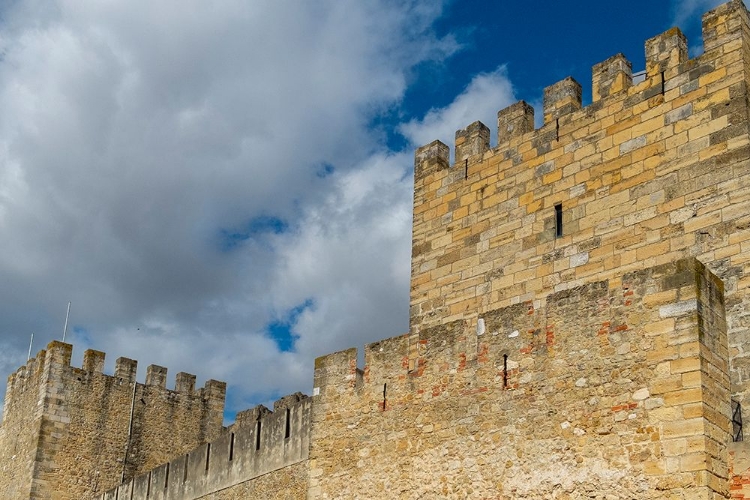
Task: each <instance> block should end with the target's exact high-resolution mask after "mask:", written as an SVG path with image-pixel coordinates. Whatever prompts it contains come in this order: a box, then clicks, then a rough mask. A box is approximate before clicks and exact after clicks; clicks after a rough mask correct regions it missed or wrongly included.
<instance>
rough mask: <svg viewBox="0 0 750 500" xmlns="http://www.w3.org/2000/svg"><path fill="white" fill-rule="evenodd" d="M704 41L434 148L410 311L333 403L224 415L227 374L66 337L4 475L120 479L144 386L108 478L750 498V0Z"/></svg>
mask: <svg viewBox="0 0 750 500" xmlns="http://www.w3.org/2000/svg"><path fill="white" fill-rule="evenodd" d="M703 43H704V52H703V54H702V55H700V56H698V57H696V58H693V59H688V55H687V41H686V40H685V38H684V36H683V35H682V34H681V33H680V31H679V30H677V29H671V30H669V31H667V32H665V33H663V34H661V35H659V36H656V37H654V38H652V39H650V40H648V41H647V42H646V47H645V49H646V50H645V52H646V72H645V77H644V80H643V81H640V82H638V83H634V81H633V73H632V70H631V64H630V62H629V61H627V60H626V59H625V58H624V56H622V55H616V56H614V57H612V58H610V59H608V60H606V61H604V62H602V63H600V64H597V65H595V66H594V68H593V71H592V86H593V92H592V96H593V102H592V103H591V104H590V105H588V106H586V107H583V106H582V103H581V87H580V85H579V84H578V83H577V82H576V81H574V80H573V79H570V78H568V79H565V80H563V81H561V82H558V83H556V84H554V85H552V86H550V87H548V88H547V89H545V91H544V106H543V108H544V109H543V113H544V124H543V125H542V126H541V127H540V128H539V129H535V128H534V110H533V109H532V108H531V107H530V106H529V105H528V104H526V103H524V102H519V103H516V104H514V105H512V106H510V107H508V108H506V109H503V110H501V111H500V112H499V113H498V138H497V146H496V147H494V148H491V147H490V138H489V130H488V128H487V127H486V126H484V125H483V124H481V123H480V122H475V123H473V124H471V125H469V126H468V127H467V128H466V129H462V130H459V131H458V132H457V133H456V143H455V154H454V156H455V161H454V162H453V163H451V161H450V150H449V148H448V146H446V145H444V144H442V143H440V142H438V141H436V142H433V143H432V144H429V145H427V146H424V147H422V148H419V149H418V150H417V152H416V155H415V167H414V174H415V192H414V225H413V248H412V275H411V298H410V329H409V332H408V333H407V334H405V335H402V336H399V337H394V338H390V339H385V340H382V341H380V342H376V343H373V344H369V345H367V346H365V352H364V359H365V365H364V367H362V369H360V368H358V367H357V351H356V350H355V349H350V350H346V351H342V352H338V353H334V354H331V355H329V356H324V357H321V358H319V359H317V360H316V363H315V376H314V389H313V397H312V398H310V399H300V398H292V399H285V400H282V401H281V402H280V403H279V405H278V407H277V408H275V411H274V412H273V413H271V412H267V411H262V410H261V409H256V410H252V411H248V412H243V413H241V414H239V415H238V419H237V423H236V424H235V425H234V426H233V427H231V428H230V429H228V430H226V431H224V432H223V433H222V432H221V425H220V420H221V419H220V416H219V417H216V415H217V413H216V410H217V409H218V414H219V415H220V413H221V411H220V408H219V407H218V401H219V398H218V394H219V392H221V396H222V398H223V386H222V387H220V386H219V385H218V384H217V383H213V382H212V383H209V384H208V385H207V387H206V388H205V389H204V390H203V391H204V392H203V393H202V396H200V397H196V398H193V399H190V398H187V399H185V400H184V402H182V403H179V404H177V403H176V401H177V400H180V396H179V394H181V393H188V394H195V393H194V392H193V388H192V384H193V381H192V380H193V379H191V378H190V376H186V375H182V376H179V375H178V384H177V385H178V387H177V391H176V392H173V391H167V390H166V389H164V383H163V380H164V373H163V369H161V368H159V367H154V368H152V369H150V370H149V375H148V377H147V384H146V385H145V386H141V385H140V384H135V381H134V379H133V378H132V377H131V376H130V375H128V374H129V373H131V371H132V372H133V373H134V368H133V369H132V370H131V369H130V368H128V367H129V366H130V365H129V364H128V363H129V362H128V361H127V360H125V361H122V362H118V369H117V372H118V373H116V374H115V377H108V378H107V376H104V375H101V374H100V373H99V372H100V371H101V369H100V368H98V369H97V368H96V367H98V366H100V365H101V360H100V357H101V356H103V355H101V354H100V353H96V352H94V351H92V352H90V353H88V354H87V355H86V361H85V362H84V365H85V366H84V370H78V369H71V368H70V367H69V366H68V365H69V359H70V355H69V350H68V351H67V353H66V351H65V349H68V348H69V346H68V347H66V348H65V349H63V348H62V347H61V346H64V344H59V345H58V344H54V345H51V348H50V350H49V352H48V353H47V354H46V355H45V354H44V353H43V354H42V355H40V356H38V357H37V359H35V360H32V361H31V362H30V363H29V364H28V365H27V367H24V368H22V369H21V370H20V371H19V372H18V373H17V374H16V375H14V376H11V382H14V384H15V385H12V384H10V383H9V390H8V396H7V398H6V412H5V422H4V423H3V426H2V427H0V440H2V441H0V467H2V468H3V469H2V471H8V472H9V473H11V474H13V475H14V476H15V475H18V477H22V478H24V479H23V480H22V481H9V480H7V479H6V480H5V482H6V483H7V484H2V481H3V479H1V478H0V487H5V488H6V490H5V491H11V492H13V495H15V496H13V497H12V498H57V497H55V496H46V497H45V496H42V495H38V496H33V495H35V494H37V493H35V492H38V491H41V489H40V488H42V487H43V486H44V485H45V484H47V487H48V484H51V483H45V481H51V480H52V479H53V478H55V477H58V478H63V477H64V478H65V479H64V480H63V479H59V481H60V483H59V484H60V486H59V487H60V488H63V489H60V490H56V489H53V490H52V491H64V492H65V493H62V494H61V496H59V498H78V497H77V496H76V494H75V492H81V491H84V490H85V491H96V492H101V491H103V490H101V489H97V490H93V489H91V484H93V482H95V481H100V482H103V480H101V479H96V478H97V477H101V476H102V474H104V472H102V471H105V472H106V476H107V477H108V478H112V477H114V476H116V475H117V471H118V470H121V469H122V468H123V467H122V462H119V466H118V465H117V464H118V462H117V459H118V458H119V457H120V455H119V454H118V453H119V450H121V449H123V448H124V444H123V434H122V431H121V430H120V429H121V428H122V422H123V418H122V415H123V414H127V415H129V414H130V409H131V407H132V408H133V415H134V416H135V419H134V422H137V425H135V426H134V427H133V434H134V435H135V433H136V431H137V432H140V433H141V436H142V437H140V438H138V439H136V442H135V443H133V445H132V446H131V447H129V450H130V451H129V457H131V458H129V459H128V460H127V461H126V462H125V463H126V467H125V469H127V472H128V474H127V477H132V475H135V474H136V473H138V472H143V474H141V475H137V476H136V477H134V479H132V480H129V481H125V482H124V483H122V484H120V485H119V486H117V487H115V488H114V489H111V490H109V491H107V492H106V493H105V494H102V495H100V496H98V497H97V498H98V499H101V500H113V499H115V500H121V499H123V498H128V499H130V500H144V499H174V500H177V499H179V500H193V499H199V498H200V499H212V500H230V499H231V500H233V499H240V498H246V497H262V498H309V499H329V498H404V499H416V498H482V499H486V498H497V499H503V500H505V499H531V498H550V499H566V500H569V499H579V498H629V499H638V500H641V499H643V500H645V499H682V500H688V499H690V500H693V499H697V500H701V499H712V500H718V499H720V498H734V499H742V498H750V446H748V445H746V444H745V443H742V442H733V436H734V435H735V434H736V432H737V427H736V425H734V424H733V422H732V420H733V418H736V415H734V414H733V411H732V409H733V403H732V401H734V402H735V403H734V406H735V407H736V404H737V403H740V404H741V403H743V402H744V404H745V407H746V408H747V405H748V402H747V396H749V395H750V294H749V293H748V289H750V129H749V128H748V127H749V126H750V125H749V124H750V101H749V99H750V95H749V94H748V84H749V83H750V20H749V18H748V12H747V10H746V8H745V6H744V4H743V3H742V1H740V0H732V1H730V2H728V3H726V4H724V5H722V6H719V7H717V8H716V9H714V10H712V11H711V12H708V13H707V14H705V15H704V17H703ZM52 347H54V349H53V348H52ZM51 360H52V361H51ZM97 384H99V385H97ZM120 386H122V387H123V388H122V389H120V388H119V387H120ZM21 387H26V388H28V389H29V390H30V392H29V391H28V390H26V389H23V390H21V389H19V388H21ZM180 387H184V388H185V390H182V389H180ZM133 388H135V391H136V398H133V397H132V391H133ZM149 388H151V389H149ZM149 390H150V391H153V392H149ZM128 391H131V392H128ZM211 394H214V395H216V396H217V397H212V396H211ZM103 395H106V397H102V396H103ZM140 398H143V399H142V401H145V402H149V401H159V403H158V404H157V406H158V408H161V409H160V410H158V411H154V412H152V413H149V410H148V409H147V407H148V405H147V404H146V405H145V406H143V407H141V406H139V404H138V401H141V399H140ZM94 400H96V401H97V402H96V404H97V405H99V406H98V407H97V406H90V404H91V402H92V401H94ZM207 401H208V403H207ZM222 401H223V399H222ZM132 402H135V403H136V404H135V406H133V405H132V404H131V403H132ZM211 402H213V403H211ZM144 404H145V403H144ZM207 404H208V407H210V408H208V409H207V407H206V405H207ZM84 408H85V409H84ZM199 410H200V411H199ZM204 410H206V411H207V413H205V414H204V413H201V412H203V411H204ZM170 412H171V413H170ZM183 412H184V414H185V417H184V420H181V419H183V417H182V416H181V415H182V414H183ZM196 412H197V413H196ZM26 415H32V416H33V417H32V419H31V420H29V419H28V418H27V417H26ZM198 415H210V416H209V417H204V416H200V417H199V416H198ZM740 415H741V413H740ZM214 418H218V422H219V423H218V424H217V425H214ZM206 419H207V420H206ZM173 420H174V421H175V422H178V423H177V425H174V424H172V421H173ZM198 422H211V424H206V425H204V424H203V423H201V424H198ZM79 423H80V424H79ZM76 425H78V427H76ZM85 426H88V427H91V426H94V427H95V428H97V429H104V428H107V429H110V428H111V429H117V430H114V431H112V432H107V433H105V434H106V438H107V440H104V441H107V442H98V441H94V440H87V438H85V437H84V434H85V433H84V432H83V431H84V429H86V427H85ZM96 426H100V427H96ZM105 434H102V435H105ZM165 435H170V436H174V439H175V441H180V444H179V445H178V444H174V443H170V444H168V445H164V446H165V447H162V445H161V444H159V442H158V439H160V438H163V436H165ZM61 436H62V437H61ZM152 439H153V440H156V441H152ZM191 439H193V440H195V441H196V442H195V444H194V445H191V446H188V443H189V442H190V440H191ZM197 441H200V442H207V444H203V445H201V446H197V445H198V444H200V443H199V442H197ZM196 446H197V447H196ZM190 448H193V449H192V451H189V449H190ZM19 450H20V453H16V451H19ZM35 450H38V451H39V453H36V451H35ZM162 451H163V453H161V452H162ZM84 452H85V453H92V452H93V453H98V454H99V455H96V456H98V457H99V458H98V459H96V460H92V461H91V462H81V461H79V460H78V459H77V457H79V456H82V454H83V453H84ZM3 454H4V455H3ZM11 454H14V455H13V456H15V458H13V459H9V458H8V455H11ZM131 454H132V455H131ZM157 462H158V463H159V464H161V465H159V466H158V467H156V468H154V466H156V465H157ZM77 464H80V467H77V466H76V465H77ZM118 467H119V469H118ZM105 469H106V470H105ZM97 470H99V474H98V475H96V474H93V475H92V472H96V471H97ZM44 474H47V475H46V476H45V475H44ZM55 474H57V476H55ZM4 477H8V476H4ZM27 477H28V478H30V479H29V481H30V483H28V484H27V482H26V479H25V478H27ZM115 479H117V478H115ZM117 483H119V480H115V481H114V482H111V483H110V484H111V485H115V484H117ZM29 485H30V486H29ZM56 487H57V486H56ZM97 487H98V483H97ZM29 488H31V489H30V490H29ZM86 488H89V489H88V490H86ZM48 490H49V488H48ZM29 491H30V492H31V493H30V494H31V496H29ZM68 492H72V493H68ZM66 495H69V496H66Z"/></svg>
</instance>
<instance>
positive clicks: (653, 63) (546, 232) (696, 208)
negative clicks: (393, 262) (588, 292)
mask: <svg viewBox="0 0 750 500" xmlns="http://www.w3.org/2000/svg"><path fill="white" fill-rule="evenodd" d="M748 33H749V30H748V16H747V11H746V9H745V7H744V5H743V4H742V2H740V1H733V2H730V3H728V4H725V5H723V6H720V7H718V8H717V9H715V10H713V11H711V12H709V13H707V14H706V15H705V16H704V19H703V36H704V53H703V54H702V55H701V56H699V57H696V58H694V59H688V58H687V51H686V41H685V37H684V36H683V35H682V34H681V33H680V31H679V30H677V29H671V30H669V31H667V32H665V33H663V34H662V35H659V36H657V37H654V38H652V39H650V40H648V41H647V42H646V66H647V70H646V75H645V80H644V81H642V82H640V83H637V84H634V83H633V78H632V71H631V64H630V63H629V62H628V61H627V60H626V59H625V58H624V56H622V55H621V54H620V55H616V56H614V57H612V58H610V59H608V60H606V61H604V62H603V63H600V64H597V65H596V66H594V68H593V71H592V87H593V92H592V94H593V102H592V103H591V104H589V105H588V106H585V107H582V105H581V100H580V96H581V92H580V85H579V84H578V83H577V82H575V80H573V79H570V78H568V79H565V80H563V81H561V82H559V83H557V84H554V85H552V86H550V87H548V88H547V89H545V92H544V124H543V125H542V126H541V127H540V128H539V129H534V128H533V123H534V118H533V117H534V110H533V108H531V107H530V106H529V105H527V104H526V103H524V102H519V103H516V104H514V105H512V106H510V107H508V108H506V109H503V110H501V111H500V112H499V113H498V144H497V146H496V147H494V148H490V147H489V140H488V137H489V136H488V134H489V132H488V129H487V127H485V126H484V125H482V124H481V123H479V122H477V123H474V124H472V125H469V126H468V127H467V128H466V129H463V130H459V131H458V132H457V133H456V144H455V150H456V156H455V157H456V162H455V164H453V165H450V164H449V148H448V146H446V145H444V144H442V143H440V142H433V143H432V144H429V145H427V146H424V147H422V148H419V149H418V150H417V153H416V155H415V195H414V227H413V247H412V280H411V312H410V314H411V320H410V325H411V328H410V329H411V334H412V344H413V347H412V351H413V352H412V354H411V355H410V356H411V357H412V358H414V357H416V356H418V349H417V347H418V344H417V343H418V340H419V332H420V331H422V330H423V329H424V328H429V327H431V326H435V325H439V324H444V323H450V322H453V321H457V320H462V319H463V320H468V319H471V320H476V319H477V318H479V317H481V316H483V315H484V314H486V313H487V312H488V311H491V310H495V309H497V308H501V307H506V306H509V305H513V304H518V303H525V302H531V303H532V304H533V305H534V306H535V307H536V308H538V307H539V306H540V304H541V303H542V302H543V301H544V298H545V297H546V296H547V295H549V294H551V293H555V292H560V291H563V290H565V289H568V288H573V287H577V286H581V285H583V284H585V283H588V282H591V281H597V280H607V279H612V278H615V279H616V278H617V277H618V276H621V275H622V274H623V273H626V272H631V271H634V270H636V269H642V268H644V267H649V266H654V265H660V264H663V263H669V262H674V261H676V260H678V259H681V258H685V257H697V258H698V259H699V260H700V261H701V262H703V263H704V264H706V265H707V266H708V267H709V268H710V269H711V270H712V271H713V272H714V273H715V274H716V275H717V276H719V277H720V278H721V279H722V280H723V281H724V284H725V289H726V294H727V300H728V303H729V304H730V307H729V309H728V311H727V316H728V324H729V344H730V346H732V348H733V349H734V350H736V351H737V352H738V355H737V356H735V357H734V358H733V360H732V364H731V366H732V367H731V372H732V381H733V384H732V392H733V394H734V396H735V397H737V398H739V399H743V398H744V397H745V393H746V392H747V391H748V388H750V369H749V368H748V367H750V364H749V363H748V359H750V358H746V357H745V353H746V352H750V330H748V327H747V326H746V325H747V324H748V322H747V320H746V319H744V318H745V316H746V314H747V312H746V311H748V310H750V299H749V298H748V295H747V294H746V293H745V292H744V289H745V288H746V285H745V283H746V282H748V281H749V280H750V278H748V266H747V258H746V256H745V253H744V251H743V246H746V241H747V240H748V238H750V234H748V231H747V227H748V223H749V222H748V220H749V219H748V215H747V214H748V202H747V199H746V198H747V195H746V191H747V186H748V185H750V170H748V168H747V156H748V154H749V153H750V139H749V138H748V106H747V85H748V72H747V69H746V68H747V66H748V57H749V54H750V52H748V50H749V48H748V47H749V45H748V40H749V34H748ZM412 368H413V366H412Z"/></svg>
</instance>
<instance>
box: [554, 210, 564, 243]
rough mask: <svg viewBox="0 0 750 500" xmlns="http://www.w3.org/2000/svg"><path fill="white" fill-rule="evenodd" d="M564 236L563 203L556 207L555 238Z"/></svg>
mask: <svg viewBox="0 0 750 500" xmlns="http://www.w3.org/2000/svg"><path fill="white" fill-rule="evenodd" d="M562 235H563V216H562V203H558V204H557V205H555V238H560V237H561V236H562Z"/></svg>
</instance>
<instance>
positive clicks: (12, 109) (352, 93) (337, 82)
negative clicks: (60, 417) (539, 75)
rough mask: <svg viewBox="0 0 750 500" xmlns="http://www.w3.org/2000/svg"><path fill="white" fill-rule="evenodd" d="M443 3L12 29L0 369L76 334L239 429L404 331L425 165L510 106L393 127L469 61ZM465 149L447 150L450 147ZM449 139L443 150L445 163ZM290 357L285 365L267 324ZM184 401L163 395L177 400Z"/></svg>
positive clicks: (28, 22) (4, 138)
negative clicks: (331, 362) (383, 129)
mask: <svg viewBox="0 0 750 500" xmlns="http://www.w3.org/2000/svg"><path fill="white" fill-rule="evenodd" d="M440 15H441V5H440V3H436V2H429V1H423V0H413V1H410V2H390V1H388V0H382V1H374V2H365V3H363V2H338V1H320V2H271V1H268V2H252V4H248V3H247V2H240V1H239V0H236V1H229V2H222V3H221V4H211V3H202V2H189V4H188V5H186V4H185V3H184V2H176V1H167V2H159V3H153V2H146V1H132V2H114V3H112V2H99V3H95V2H91V3H89V2H76V1H72V0H70V1H69V0H58V1H56V2H33V1H29V2H17V3H10V4H6V5H5V6H4V7H0V23H2V28H3V29H2V35H0V106H1V107H2V108H3V110H4V112H3V113H2V114H1V115H0V237H1V238H2V240H3V245H2V246H0V280H1V281H2V282H3V285H4V286H3V287H1V288H0V352H1V353H2V355H0V370H2V371H3V373H6V374H7V373H10V372H11V371H13V370H15V369H16V368H17V367H18V366H20V365H21V364H23V362H24V361H25V357H26V349H28V339H29V334H30V333H31V332H34V333H35V349H34V350H35V351H36V350H37V349H39V348H42V347H43V346H44V345H45V344H46V343H47V342H48V341H50V340H52V339H55V338H57V339H59V338H60V336H61V333H62V325H63V320H64V318H65V307H66V305H67V302H68V301H71V302H72V314H71V327H70V330H69V332H68V337H67V340H68V341H70V342H72V343H74V345H75V348H76V349H75V354H74V363H75V362H80V359H81V357H82V351H83V349H85V348H88V347H92V348H96V349H99V350H103V351H105V352H107V353H108V355H109V357H108V361H107V370H110V371H111V370H112V367H113V365H114V358H116V357H119V356H126V357H130V358H134V359H137V360H139V361H140V368H139V374H140V377H139V378H141V379H142V377H143V374H144V373H145V366H146V365H147V364H150V363H156V364H160V365H164V366H167V367H169V369H170V372H171V373H172V376H174V373H175V372H177V371H187V372H192V373H196V374H197V375H198V377H199V383H200V382H201V380H205V379H207V378H217V379H222V380H226V381H228V382H229V386H230V391H231V392H230V400H229V407H230V409H231V410H238V409H242V408H244V407H247V406H248V405H249V404H253V403H255V402H259V401H268V400H271V399H273V398H274V397H276V396H278V395H281V394H283V393H286V392H290V391H295V390H307V391H309V390H310V387H309V386H310V385H311V382H312V362H313V359H314V357H315V356H317V355H320V354H324V353H326V352H330V351H333V350H336V349H341V348H346V347H350V346H354V345H361V344H362V343H364V342H368V341H374V340H377V339H379V338H382V337H388V336H392V335H398V334H401V333H404V332H405V331H406V329H407V328H408V286H409V285H408V283H409V255H410V237H411V231H410V227H411V192H412V180H411V171H410V169H411V164H412V158H413V157H412V147H413V146H414V145H419V144H421V143H423V142H429V141H431V140H432V139H434V138H441V139H443V140H445V141H446V143H448V144H452V134H453V131H455V129H456V128H460V127H463V126H465V125H467V124H468V123H470V122H472V121H474V120H476V119H482V120H483V121H485V123H487V124H488V125H490V124H492V123H494V119H493V116H494V113H496V111H497V110H498V109H500V108H501V107H503V106H505V105H507V104H510V103H511V102H512V101H513V92H512V85H511V84H510V81H509V79H508V77H507V74H506V71H505V70H504V68H498V70H496V71H495V72H493V73H488V74H483V75H478V76H477V77H476V78H474V79H473V80H472V82H471V83H470V85H469V86H468V87H467V88H466V90H465V91H464V92H463V93H462V94H461V95H460V96H458V97H457V98H456V99H455V101H454V102H453V103H451V104H450V105H449V106H447V107H446V108H444V109H435V110H432V111H430V112H429V113H428V114H427V116H425V117H424V118H422V119H419V120H412V121H409V122H408V123H405V124H404V125H403V127H401V128H400V130H401V132H402V133H403V134H404V136H405V137H406V138H407V139H408V141H410V142H411V144H409V145H408V146H407V148H406V150H405V151H404V152H402V151H389V150H388V149H387V148H385V147H384V145H383V144H382V142H381V140H382V137H381V136H380V135H379V133H378V132H377V131H374V130H372V129H371V128H370V127H369V124H370V123H371V122H372V120H373V118H374V117H376V116H378V115H379V114H380V113H383V112H386V111H388V110H392V109H393V108H394V107H398V106H399V105H400V103H401V100H402V98H403V96H404V92H405V90H406V88H407V85H408V82H409V81H410V75H411V73H412V72H413V71H414V70H415V67H416V66H417V65H418V64H420V63H422V62H424V61H427V60H437V61H440V60H443V59H445V58H447V57H450V56H451V55H452V54H454V53H455V52H456V51H457V50H459V45H458V43H457V42H456V41H455V39H453V38H452V37H451V36H444V37H438V36H437V35H436V34H435V32H434V31H433V29H432V24H433V22H434V21H435V20H436V19H437V18H438V17H439V16H440ZM448 133H450V137H448V136H447V135H446V134H448ZM449 139H450V142H448V140H449ZM275 324H278V325H282V328H281V329H282V330H286V331H288V333H289V335H290V336H291V338H290V339H287V340H288V342H287V343H286V344H284V343H282V342H280V340H279V338H276V336H275V334H274V331H273V328H272V325H275ZM170 378H171V377H170Z"/></svg>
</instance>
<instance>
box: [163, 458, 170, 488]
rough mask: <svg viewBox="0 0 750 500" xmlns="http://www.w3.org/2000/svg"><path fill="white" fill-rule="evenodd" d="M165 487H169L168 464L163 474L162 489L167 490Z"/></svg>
mask: <svg viewBox="0 0 750 500" xmlns="http://www.w3.org/2000/svg"><path fill="white" fill-rule="evenodd" d="M167 486H169V462H167V470H166V472H165V473H164V489H165V490H166V489H167Z"/></svg>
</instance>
